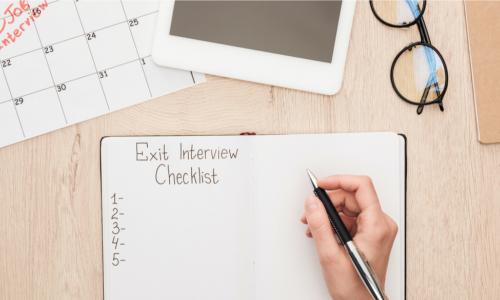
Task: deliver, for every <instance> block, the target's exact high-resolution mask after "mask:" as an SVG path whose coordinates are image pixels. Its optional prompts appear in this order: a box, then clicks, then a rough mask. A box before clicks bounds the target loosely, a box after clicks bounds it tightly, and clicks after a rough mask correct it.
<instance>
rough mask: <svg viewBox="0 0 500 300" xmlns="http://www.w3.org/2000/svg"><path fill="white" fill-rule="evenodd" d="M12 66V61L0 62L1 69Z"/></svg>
mask: <svg viewBox="0 0 500 300" xmlns="http://www.w3.org/2000/svg"><path fill="white" fill-rule="evenodd" d="M10 66H12V61H11V60H10V59H6V60H2V67H3V68H7V67H10Z"/></svg>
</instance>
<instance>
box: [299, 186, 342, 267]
mask: <svg viewBox="0 0 500 300" xmlns="http://www.w3.org/2000/svg"><path fill="white" fill-rule="evenodd" d="M305 217H306V219H307V224H308V225H309V228H310V230H311V234H312V237H313V239H314V242H315V244H316V251H317V252H318V256H319V259H320V262H321V265H322V267H323V268H331V267H334V266H335V265H336V264H337V263H339V262H340V261H341V260H342V259H343V258H344V257H343V256H344V254H345V253H342V250H343V249H342V247H341V246H340V245H339V244H338V243H337V240H336V238H335V236H334V234H335V233H334V232H333V230H332V226H331V225H330V220H329V219H328V215H327V213H326V210H325V207H324V206H323V204H322V203H321V201H320V200H319V199H318V198H316V197H313V196H311V197H310V198H308V199H307V200H306V203H305Z"/></svg>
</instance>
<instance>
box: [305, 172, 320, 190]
mask: <svg viewBox="0 0 500 300" xmlns="http://www.w3.org/2000/svg"><path fill="white" fill-rule="evenodd" d="M306 172H307V175H309V179H310V180H311V183H312V185H313V187H314V188H315V189H316V188H318V180H317V179H316V176H314V174H313V173H312V172H311V170H309V169H306Z"/></svg>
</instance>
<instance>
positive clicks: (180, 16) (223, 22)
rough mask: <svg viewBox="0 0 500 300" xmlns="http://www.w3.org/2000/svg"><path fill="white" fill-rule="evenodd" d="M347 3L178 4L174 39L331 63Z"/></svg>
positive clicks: (196, 2) (173, 32) (171, 31)
mask: <svg viewBox="0 0 500 300" xmlns="http://www.w3.org/2000/svg"><path fill="white" fill-rule="evenodd" d="M341 5H342V2H341V1H340V0H330V1H176V2H175V5H174V12H173V16H172V24H171V27H170V34H171V35H174V36H180V37H186V38H191V39H196V40H202V41H208V42H214V43H219V44H225V45H230V46H236V47H242V48H247V49H253V50H260V51H265V52H271V53H276V54H283V55H288V56H293V57H299V58H305V59H311V60H316V61H321V62H327V63H331V62H332V56H333V49H334V45H335V36H336V33H337V24H338V20H339V15H340V8H341Z"/></svg>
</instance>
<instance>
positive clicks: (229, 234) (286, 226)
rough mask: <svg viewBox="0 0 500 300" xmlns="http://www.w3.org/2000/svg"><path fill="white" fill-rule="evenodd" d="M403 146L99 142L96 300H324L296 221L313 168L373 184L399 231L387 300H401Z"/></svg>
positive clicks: (382, 136)
mask: <svg viewBox="0 0 500 300" xmlns="http://www.w3.org/2000/svg"><path fill="white" fill-rule="evenodd" d="M405 148H406V143H405V139H404V137H402V136H400V135H397V134H392V133H366V134H319V135H289V136H217V137H216V136H203V137H199V136H196V137H195V136H190V137H187V136H186V137H161V136H154V137H151V136H150V137H108V138H104V139H103V140H102V145H101V164H102V165H101V168H102V220H103V264H104V298H105V299H176V300H184V299H185V300H193V299H214V300H215V299H216V300H234V299H238V300H247V299H252V300H255V299H287V300H294V299H297V300H299V299H300V300H304V299H315V300H316V299H329V296H328V292H327V289H326V286H325V284H324V282H323V278H322V274H321V270H320V266H319V262H318V259H317V255H316V252H315V249H314V245H313V241H312V240H310V239H307V238H306V237H305V236H304V230H305V227H304V225H302V224H300V222H299V218H300V216H301V213H302V210H303V203H304V200H305V199H306V197H307V196H308V195H310V194H312V188H311V183H310V182H309V179H308V177H307V174H306V168H310V169H311V170H313V172H315V173H316V174H317V175H318V176H319V177H322V176H327V175H331V174H366V175H369V176H371V177H372V179H373V182H374V184H375V187H376V189H377V191H378V195H379V198H380V200H381V202H382V207H383V209H384V210H385V211H386V212H387V213H388V214H389V215H390V216H392V218H393V219H394V220H395V221H396V222H397V223H398V224H399V228H400V230H399V233H398V236H397V238H396V241H395V243H394V247H393V250H392V254H391V258H390V263H389V270H388V275H387V276H388V278H387V282H386V287H385V288H386V293H387V295H388V296H389V298H390V299H392V300H394V299H404V297H405V177H406V176H405V164H406V161H405V156H406V155H405V154H406V149H405ZM339 276H341V275H339Z"/></svg>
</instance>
